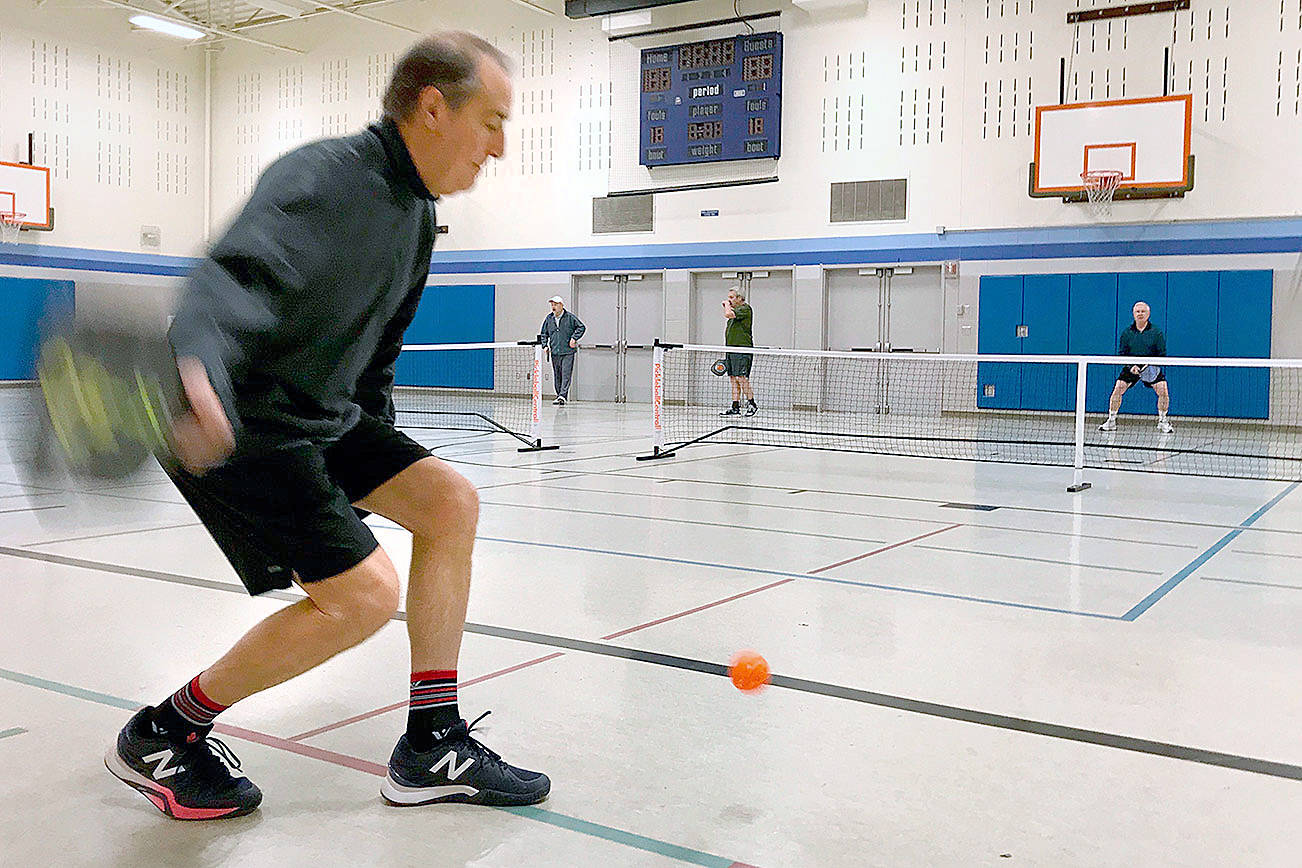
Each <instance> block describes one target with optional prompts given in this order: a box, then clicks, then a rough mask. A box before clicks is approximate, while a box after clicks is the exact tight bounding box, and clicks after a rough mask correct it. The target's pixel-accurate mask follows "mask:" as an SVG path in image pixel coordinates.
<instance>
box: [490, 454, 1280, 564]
mask: <svg viewBox="0 0 1302 868" xmlns="http://www.w3.org/2000/svg"><path fill="white" fill-rule="evenodd" d="M585 475H591V474H583V473H571V474H569V475H568V476H566V477H559V476H558V477H552V478H549V479H545V480H537V482H538V483H550V482H556V481H560V480H561V479H562V478H567V479H574V478H577V477H580V476H585ZM653 481H654V482H683V481H684V480H681V479H656V480H653ZM509 484H511V485H515V484H518V483H509ZM484 487H485V488H494V487H497V486H491V485H490V486H484ZM541 487H543V488H554V487H555V486H551V485H541ZM563 490H564V491H566V492H569V493H576V492H577V493H580V494H616V495H622V496H624V497H639V498H644V497H647V496H653V497H658V498H667V499H671V500H687V501H693V502H696V503H722V504H726V505H728V506H745V507H747V508H750V507H759V508H761V509H782V510H787V511H793V510H794V511H797V512H818V513H824V514H827V515H850V516H854V517H856V518H858V517H866V518H886V519H892V520H895V521H921V522H930V523H932V524H946V522H945V521H944V520H943V519H933V518H914V517H912V516H907V515H886V514H883V513H876V512H861V511H857V510H849V509H824V508H821V507H810V506H791V505H788V504H782V503H759V502H754V501H738V500H730V499H727V498H721V497H692V496H690V495H683V494H660V493H659V492H656V493H655V494H654V495H648V494H645V493H639V492H636V491H620V490H619V489H617V488H566V489H563ZM807 490H808V489H804V488H802V489H799V490H798V491H793V492H787V493H788V494H797V493H804V492H805V491H807ZM545 508H546V507H539V509H545ZM964 526H965V527H969V528H974V529H977V530H1006V531H1012V532H1014V533H1038V534H1043V535H1047V536H1066V537H1076V538H1078V539H1101V540H1107V541H1108V542H1114V543H1125V544H1132V545H1144V546H1158V547H1160V548H1172V549H1196V548H1200V546H1198V545H1196V544H1194V543H1173V542H1159V541H1157V540H1151V539H1135V538H1132V537H1124V536H1115V535H1113V534H1091V533H1072V532H1071V531H1066V530H1047V529H1045V528H1036V527H1013V526H1010V525H1006V524H985V523H984V522H982V523H980V524H970V523H969V524H965V525H964ZM1299 557H1302V555H1299Z"/></svg>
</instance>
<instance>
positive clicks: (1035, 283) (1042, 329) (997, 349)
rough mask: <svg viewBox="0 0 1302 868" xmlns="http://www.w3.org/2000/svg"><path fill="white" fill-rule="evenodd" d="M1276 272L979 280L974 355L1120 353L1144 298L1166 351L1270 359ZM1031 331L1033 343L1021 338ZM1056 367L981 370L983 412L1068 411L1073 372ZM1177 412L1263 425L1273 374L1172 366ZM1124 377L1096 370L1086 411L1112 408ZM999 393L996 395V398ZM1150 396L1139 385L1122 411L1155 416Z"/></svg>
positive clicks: (1112, 371)
mask: <svg viewBox="0 0 1302 868" xmlns="http://www.w3.org/2000/svg"><path fill="white" fill-rule="evenodd" d="M1272 284H1273V273H1272V272H1270V271H1264V270H1263V271H1173V272H1142V273H1102V274H1072V275H1064V274H1048V275H1045V274H1037V275H1000V276H989V277H983V278H981V301H980V309H979V311H978V326H977V327H978V329H979V331H978V333H977V351H978V352H981V353H1005V354H1008V353H1011V354H1027V355H1032V354H1056V353H1068V354H1071V355H1109V356H1110V355H1115V354H1116V353H1117V339H1118V337H1119V335H1120V333H1121V331H1122V330H1124V329H1125V328H1126V327H1127V326H1129V325H1130V324H1131V322H1132V321H1133V317H1132V308H1133V307H1134V304H1135V302H1137V301H1146V302H1148V305H1149V307H1150V308H1151V309H1152V321H1153V323H1154V324H1155V325H1157V327H1158V328H1160V329H1162V331H1163V332H1165V334H1166V340H1167V354H1168V355H1172V356H1204V357H1217V356H1225V357H1234V358H1269V357H1270V329H1271V309H1272V308H1271V305H1272ZM1019 325H1021V326H1025V328H1026V337H1024V338H1019V337H1017V327H1018V326H1019ZM1058 368H1059V366H1057V365H1019V364H1015V363H1003V364H997V365H996V364H994V363H990V362H982V363H981V364H979V365H978V366H977V380H978V382H977V406H978V407H988V408H992V409H995V408H999V409H1026V410H1031V409H1036V410H1071V409H1072V408H1073V407H1074V406H1075V401H1076V371H1075V369H1074V367H1072V366H1066V367H1065V368H1063V369H1062V370H1061V371H1059V370H1058ZM1165 371H1166V376H1167V381H1168V382H1169V383H1170V388H1171V413H1172V415H1176V416H1219V417H1225V418H1234V419H1264V418H1267V417H1268V415H1269V409H1270V374H1269V372H1268V371H1267V370H1264V369H1263V370H1250V369H1238V368H1170V367H1167V368H1165ZM1116 374H1117V371H1116V369H1115V368H1112V367H1106V368H1105V367H1102V366H1096V367H1093V368H1091V370H1090V375H1089V380H1088V382H1087V383H1086V384H1085V407H1086V410H1088V411H1089V412H1091V413H1102V412H1106V411H1107V407H1108V396H1109V395H1110V394H1111V392H1112V386H1113V383H1114V382H1115V380H1116ZM991 390H993V392H994V394H993V395H992V394H990V392H991ZM1156 403H1157V402H1156V401H1154V400H1153V396H1152V394H1151V393H1150V390H1148V389H1145V388H1143V387H1139V388H1132V389H1130V391H1128V392H1127V393H1126V398H1125V400H1124V401H1123V403H1122V405H1121V409H1122V412H1125V413H1142V414H1148V415H1152V414H1153V413H1155V412H1156Z"/></svg>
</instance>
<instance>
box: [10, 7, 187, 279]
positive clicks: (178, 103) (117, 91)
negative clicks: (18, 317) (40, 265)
mask: <svg viewBox="0 0 1302 868" xmlns="http://www.w3.org/2000/svg"><path fill="white" fill-rule="evenodd" d="M0 7H3V9H2V10H0V22H2V25H0V160H4V161H6V162H14V161H16V160H22V161H26V159H27V134H28V132H35V134H36V140H35V151H36V153H35V157H36V163H37V164H38V165H43V166H48V167H49V168H50V169H51V173H50V175H51V177H50V185H51V190H52V200H53V202H54V209H55V215H56V216H55V231H54V232H52V233H37V232H28V233H25V234H24V236H23V239H22V240H23V241H24V242H31V243H42V244H57V245H59V246H63V247H90V248H98V249H106V250H129V251H141V250H142V248H141V243H140V227H141V226H157V227H159V229H160V230H161V245H160V246H159V247H157V248H146V252H150V253H172V254H189V253H194V252H195V251H196V250H198V249H199V247H200V244H201V242H202V238H203V213H204V212H203V193H204V180H203V119H204V118H203V115H204V89H203V86H204V57H203V51H202V50H200V49H197V48H192V47H186V46H185V45H184V43H182V42H180V41H178V40H176V39H172V38H169V37H166V36H161V35H159V34H156V33H149V32H142V31H133V30H132V29H131V25H130V24H128V23H127V13H126V12H125V11H123V10H121V9H114V8H110V7H108V6H103V7H100V6H96V5H95V4H93V3H80V4H78V5H76V6H71V5H67V6H64V5H60V4H59V3H58V2H50V3H46V4H45V5H44V6H41V7H39V8H37V7H35V6H34V5H33V4H32V3H31V2H28V0H0Z"/></svg>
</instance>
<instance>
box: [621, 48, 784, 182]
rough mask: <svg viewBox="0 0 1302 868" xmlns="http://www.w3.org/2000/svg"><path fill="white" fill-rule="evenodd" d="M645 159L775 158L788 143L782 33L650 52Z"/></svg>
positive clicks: (643, 102) (650, 162) (646, 59)
mask: <svg viewBox="0 0 1302 868" xmlns="http://www.w3.org/2000/svg"><path fill="white" fill-rule="evenodd" d="M641 76H642V89H641V99H640V107H641V121H640V135H639V139H638V141H639V155H638V162H639V163H641V164H642V165H643V166H672V165H680V164H683V163H713V162H721V161H724V160H752V159H757V158H769V159H773V158H776V157H778V156H779V155H780V152H781V143H782V34H781V33H776V32H775V33H752V34H749V35H742V36H730V37H726V38H724V39H711V40H707V41H705V42H689V43H685V44H682V45H670V46H661V47H659V48H647V49H644V50H643V51H642V69H641Z"/></svg>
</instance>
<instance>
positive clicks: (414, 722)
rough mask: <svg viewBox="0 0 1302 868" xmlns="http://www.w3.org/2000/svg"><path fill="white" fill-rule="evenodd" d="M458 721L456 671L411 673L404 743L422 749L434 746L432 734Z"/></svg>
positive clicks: (422, 750) (442, 670) (418, 749)
mask: <svg viewBox="0 0 1302 868" xmlns="http://www.w3.org/2000/svg"><path fill="white" fill-rule="evenodd" d="M459 720H461V712H460V711H458V710H457V670H455V669H431V670H428V671H426V672H413V673H411V702H410V703H409V704H408V706H407V743H408V744H410V745H411V746H412V749H413V750H416V751H420V752H424V751H427V750H429V749H430V748H432V747H433V746H434V733H436V732H442V731H443V730H445V729H447V728H448V727H449V726H453V725H455V724H456V723H457V721H459Z"/></svg>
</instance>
